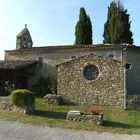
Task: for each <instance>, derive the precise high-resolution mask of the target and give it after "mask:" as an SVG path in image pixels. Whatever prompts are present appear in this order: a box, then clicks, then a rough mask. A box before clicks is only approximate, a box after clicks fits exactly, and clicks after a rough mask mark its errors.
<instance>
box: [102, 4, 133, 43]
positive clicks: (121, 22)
mask: <svg viewBox="0 0 140 140" xmlns="http://www.w3.org/2000/svg"><path fill="white" fill-rule="evenodd" d="M130 24H131V22H130V21H129V14H127V10H126V9H124V8H123V6H122V5H121V3H120V1H118V2H117V3H116V2H115V1H113V2H112V3H111V4H110V7H108V15H107V21H106V23H105V25H104V33H103V37H104V41H103V42H104V43H111V44H120V43H128V44H133V38H132V36H133V34H132V32H131V30H130Z"/></svg>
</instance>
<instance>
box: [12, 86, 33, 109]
mask: <svg viewBox="0 0 140 140" xmlns="http://www.w3.org/2000/svg"><path fill="white" fill-rule="evenodd" d="M11 103H12V104H13V105H15V106H19V107H25V106H29V105H34V104H35V96H34V94H33V92H31V91H29V90H26V89H17V90H14V91H13V92H12V93H11Z"/></svg>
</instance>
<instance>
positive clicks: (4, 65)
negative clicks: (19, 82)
mask: <svg viewBox="0 0 140 140" xmlns="http://www.w3.org/2000/svg"><path fill="white" fill-rule="evenodd" d="M37 62H38V61H36V60H14V61H9V60H6V61H2V60H1V61H0V70H19V69H22V68H26V67H30V66H33V65H35V64H37Z"/></svg>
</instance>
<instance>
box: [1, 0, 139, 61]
mask: <svg viewBox="0 0 140 140" xmlns="http://www.w3.org/2000/svg"><path fill="white" fill-rule="evenodd" d="M111 2H112V0H0V59H4V50H11V49H15V48H16V35H17V34H18V33H19V32H20V31H21V30H22V29H23V28H24V25H25V24H27V28H28V29H29V31H30V33H31V36H32V40H33V46H50V45H72V44H74V40H75V35H74V32H75V25H76V23H77V21H78V18H79V10H80V7H84V8H85V10H86V12H87V14H88V15H89V16H90V19H91V21H92V26H93V43H94V44H101V43H102V42H103V37H102V35H103V30H104V23H105V22H106V19H107V8H108V6H109V5H110V3H111ZM122 4H123V6H124V8H126V9H128V13H129V14H130V21H131V22H132V23H131V30H132V32H133V39H134V44H135V45H140V14H139V10H140V0H122Z"/></svg>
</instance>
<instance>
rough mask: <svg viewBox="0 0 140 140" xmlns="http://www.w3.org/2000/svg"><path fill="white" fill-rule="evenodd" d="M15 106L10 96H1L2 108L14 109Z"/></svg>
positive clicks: (0, 106) (0, 103) (0, 105)
mask: <svg viewBox="0 0 140 140" xmlns="http://www.w3.org/2000/svg"><path fill="white" fill-rule="evenodd" d="M13 108H14V106H13V105H12V104H11V103H10V97H9V96H0V109H2V110H9V111H12V110H13Z"/></svg>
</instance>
